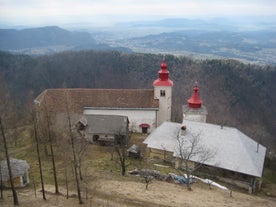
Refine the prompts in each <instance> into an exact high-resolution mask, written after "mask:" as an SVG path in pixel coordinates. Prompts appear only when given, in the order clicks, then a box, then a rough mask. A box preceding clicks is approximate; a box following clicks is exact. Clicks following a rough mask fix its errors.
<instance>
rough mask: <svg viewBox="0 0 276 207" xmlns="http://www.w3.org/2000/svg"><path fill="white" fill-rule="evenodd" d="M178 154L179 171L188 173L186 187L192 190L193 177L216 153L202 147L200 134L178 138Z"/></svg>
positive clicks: (190, 134) (179, 136)
mask: <svg viewBox="0 0 276 207" xmlns="http://www.w3.org/2000/svg"><path fill="white" fill-rule="evenodd" d="M176 152H177V156H178V158H179V166H178V170H180V171H181V172H184V173H186V175H187V177H186V178H187V180H186V187H187V189H188V190H191V186H190V180H191V175H192V174H193V173H194V172H195V171H196V170H198V169H199V168H200V167H201V166H202V165H203V164H204V163H205V162H206V161H208V160H210V159H212V157H213V156H214V155H215V152H214V151H212V150H210V149H208V148H206V147H204V146H203V145H201V143H200V134H193V133H189V134H187V135H185V136H181V134H179V135H178V136H177V146H176Z"/></svg>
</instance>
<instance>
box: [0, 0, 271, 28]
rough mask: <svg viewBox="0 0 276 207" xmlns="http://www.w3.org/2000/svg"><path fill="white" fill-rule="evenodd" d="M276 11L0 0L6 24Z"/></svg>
mask: <svg viewBox="0 0 276 207" xmlns="http://www.w3.org/2000/svg"><path fill="white" fill-rule="evenodd" d="M275 14H276V1H274V0H262V1H259V0H243V1H240V0H230V1H227V2H222V1H219V0H209V1H208V0H195V1H192V2H191V1H188V0H172V1H166V0H150V1H146V0H141V1H135V0H117V1H115V0H93V1H89V0H79V1H74V0H59V1H55V0H47V1H35V0H25V1H21V0H0V19H1V20H0V24H2V25H6V26H19V25H22V26H30V27H32V26H45V25H57V26H63V25H69V24H78V23H85V24H90V25H93V26H113V25H114V24H116V23H120V22H130V21H155V20H161V19H168V18H188V19H207V20H208V19H212V18H225V19H235V20H241V21H243V20H248V19H249V18H248V17H250V16H252V17H254V18H260V19H263V20H267V21H273V20H274V19H275V18H274V17H275ZM254 18H253V19H252V20H251V21H254Z"/></svg>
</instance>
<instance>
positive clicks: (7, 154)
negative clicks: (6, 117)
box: [0, 117, 19, 206]
mask: <svg viewBox="0 0 276 207" xmlns="http://www.w3.org/2000/svg"><path fill="white" fill-rule="evenodd" d="M0 128H1V133H2V137H3V143H4V150H5V155H6V159H7V166H8V171H9V177H10V184H11V190H12V195H13V204H14V205H15V206H18V205H19V202H18V197H17V193H16V190H15V187H14V183H13V177H12V170H11V164H10V157H9V152H8V146H7V141H6V136H5V132H4V127H3V124H2V119H1V117H0Z"/></svg>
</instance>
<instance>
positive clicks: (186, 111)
mask: <svg viewBox="0 0 276 207" xmlns="http://www.w3.org/2000/svg"><path fill="white" fill-rule="evenodd" d="M207 114H208V112H207V109H206V107H205V106H203V105H202V100H201V99H200V97H199V88H198V86H197V83H196V84H195V86H194V93H193V94H192V96H191V98H189V99H188V104H187V105H184V106H183V119H186V120H191V121H199V122H206V117H207Z"/></svg>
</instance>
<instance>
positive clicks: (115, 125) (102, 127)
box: [78, 114, 129, 144]
mask: <svg viewBox="0 0 276 207" xmlns="http://www.w3.org/2000/svg"><path fill="white" fill-rule="evenodd" d="M78 123H85V124H83V133H84V137H85V138H86V139H87V140H88V141H89V142H90V143H102V144H106V143H112V142H114V141H116V142H123V143H126V141H128V139H129V121H128V117H127V116H118V115H99V114H91V115H85V116H84V117H83V118H82V119H81V121H79V122H78Z"/></svg>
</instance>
